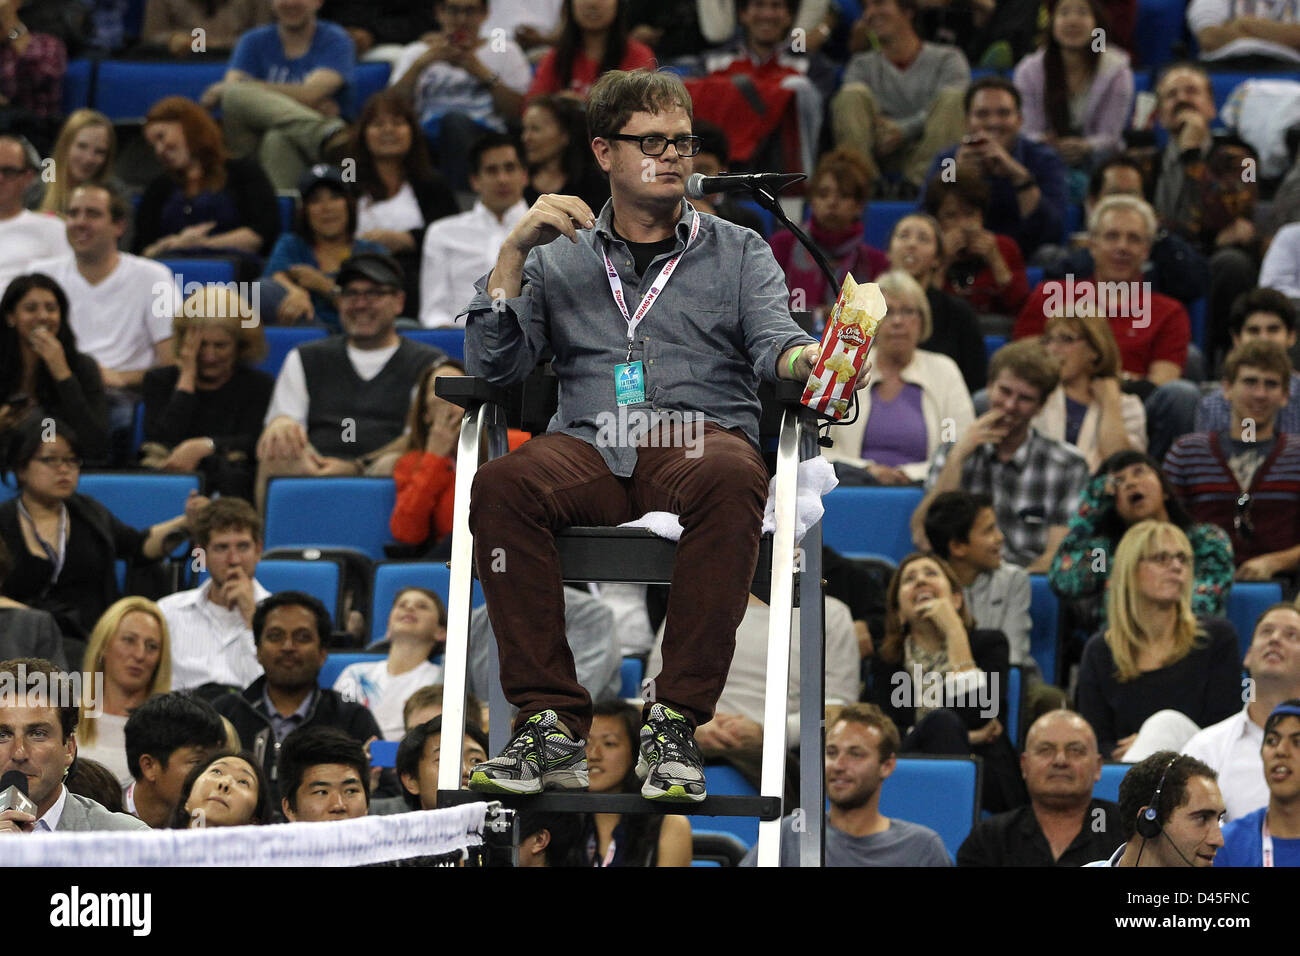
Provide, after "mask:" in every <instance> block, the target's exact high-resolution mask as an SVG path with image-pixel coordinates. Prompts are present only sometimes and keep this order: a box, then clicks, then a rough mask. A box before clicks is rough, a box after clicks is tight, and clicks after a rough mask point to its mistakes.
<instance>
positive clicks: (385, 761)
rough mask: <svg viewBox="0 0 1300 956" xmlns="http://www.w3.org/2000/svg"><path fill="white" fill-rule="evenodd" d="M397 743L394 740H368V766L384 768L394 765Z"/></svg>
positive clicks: (395, 763) (395, 764)
mask: <svg viewBox="0 0 1300 956" xmlns="http://www.w3.org/2000/svg"><path fill="white" fill-rule="evenodd" d="M397 745H398V742H397V741H396V740H372V741H370V766H372V767H384V768H388V767H396V766H397Z"/></svg>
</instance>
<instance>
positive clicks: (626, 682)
mask: <svg viewBox="0 0 1300 956" xmlns="http://www.w3.org/2000/svg"><path fill="white" fill-rule="evenodd" d="M644 674H645V662H644V661H642V660H641V658H639V657H625V658H623V665H622V666H621V667H620V668H619V669H618V675H619V678H620V679H621V680H622V681H623V683H622V686H621V687H619V689H618V693H619V696H620V697H640V696H641V677H642V675H644Z"/></svg>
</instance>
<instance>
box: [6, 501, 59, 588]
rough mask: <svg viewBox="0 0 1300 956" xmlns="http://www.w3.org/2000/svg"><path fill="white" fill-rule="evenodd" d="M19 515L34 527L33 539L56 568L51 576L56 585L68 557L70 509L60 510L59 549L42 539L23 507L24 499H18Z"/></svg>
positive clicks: (28, 513) (29, 514)
mask: <svg viewBox="0 0 1300 956" xmlns="http://www.w3.org/2000/svg"><path fill="white" fill-rule="evenodd" d="M18 513H19V514H21V515H22V516H23V517H24V518H26V519H27V523H28V524H30V525H31V526H32V537H34V538H35V539H36V543H37V544H39V545H40V546H41V550H42V551H44V552H45V557H46V558H47V559H48V560H49V562H50V564H51V565H52V566H53V568H54V572H53V573H52V574H51V575H50V583H51V584H54V583H56V582H57V581H58V580H59V575H60V574H62V573H63V562H64V560H65V559H66V558H67V555H68V509H67V507H66V506H64V507H61V508H60V509H59V544H58V547H57V548H56V547H54V546H52V545H51V544H50V543H49V542H48V541H46V540H45V539H44V538H42V537H41V533H40V532H39V531H38V530H36V521H35V519H33V518H32V516H31V512H29V511H28V510H27V508H26V506H24V505H23V502H22V499H21V498H20V499H18Z"/></svg>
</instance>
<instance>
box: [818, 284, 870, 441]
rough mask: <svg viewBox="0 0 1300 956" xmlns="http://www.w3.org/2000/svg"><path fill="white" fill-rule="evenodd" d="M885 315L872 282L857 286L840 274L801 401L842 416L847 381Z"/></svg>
mask: <svg viewBox="0 0 1300 956" xmlns="http://www.w3.org/2000/svg"><path fill="white" fill-rule="evenodd" d="M884 317H885V297H884V296H883V295H882V294H881V292H880V286H878V285H876V284H875V283H874V282H864V283H862V284H861V285H859V284H858V283H856V282H854V281H853V276H851V275H846V276H845V277H844V285H843V286H841V287H840V297H839V298H838V299H836V300H835V308H834V309H832V310H831V317H830V319H829V320H828V321H827V322H826V331H825V332H823V333H822V343H821V355H820V356H819V357H818V359H817V365H816V366H815V367H814V368H813V372H812V377H811V378H809V379H808V384H807V385H806V386H805V388H804V390H803V397H802V399H801V401H802V402H803V404H805V405H807V406H808V407H809V408H811V409H812V410H813V411H816V412H820V413H822V414H824V415H828V416H830V417H831V418H834V419H835V420H836V421H838V420H839V419H841V418H843V417H844V415H845V414H846V413H847V412H848V410H849V404H850V402H851V400H852V398H853V395H852V393H851V391H850V389H851V388H852V385H851V384H850V383H852V382H853V380H854V379H855V378H856V377H857V374H858V372H859V371H860V370H861V369H862V363H863V362H865V361H866V360H867V352H868V351H870V349H871V340H872V339H873V338H875V335H876V329H877V328H879V326H880V323H881V321H882V320H883V319H884Z"/></svg>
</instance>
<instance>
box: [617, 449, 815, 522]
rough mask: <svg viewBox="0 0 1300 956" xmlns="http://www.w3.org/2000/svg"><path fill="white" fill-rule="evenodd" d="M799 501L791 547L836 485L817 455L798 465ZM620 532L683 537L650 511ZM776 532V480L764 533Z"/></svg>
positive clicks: (662, 514) (661, 514) (671, 517)
mask: <svg viewBox="0 0 1300 956" xmlns="http://www.w3.org/2000/svg"><path fill="white" fill-rule="evenodd" d="M797 482H798V498H797V504H796V508H795V523H794V543H795V544H798V543H799V542H800V541H802V540H803V536H804V535H805V534H807V533H808V529H809V528H811V527H812V526H813V525H815V524H816V523H817V522H818V521H820V520H821V518H822V515H823V514H824V513H825V509H824V508H823V507H822V495H824V494H826V492H828V491H830V490H831V489H832V488H834V487H835V486H836V485H838V484H839V483H840V482H839V479H838V478H836V477H835V468H834V467H833V466H832V465H831V463H830V462H829V461H827V460H826V459H825V458H823V457H822V456H821V455H818V456H817V457H816V458H809V459H808V460H807V461H801V462H799V475H798V479H797ZM619 527H620V528H644V529H646V530H647V531H650V532H653V533H654V534H657V535H658V536H659V537H661V538H667V539H668V540H669V541H676V540H677V539H679V538H680V537H681V536H682V523H681V522H680V521H678V520H677V515H675V514H669V513H668V512H667V511H651V512H648V513H647V514H644V515H642V516H641V517H640V518H637V519H636V520H635V521H628V522H626V523H625V524H621V525H619ZM775 530H776V479H775V478H773V479H772V480H771V481H770V482H768V485H767V508H766V509H765V511H764V512H763V533H764V534H769V533H771V532H773V531H775Z"/></svg>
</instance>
